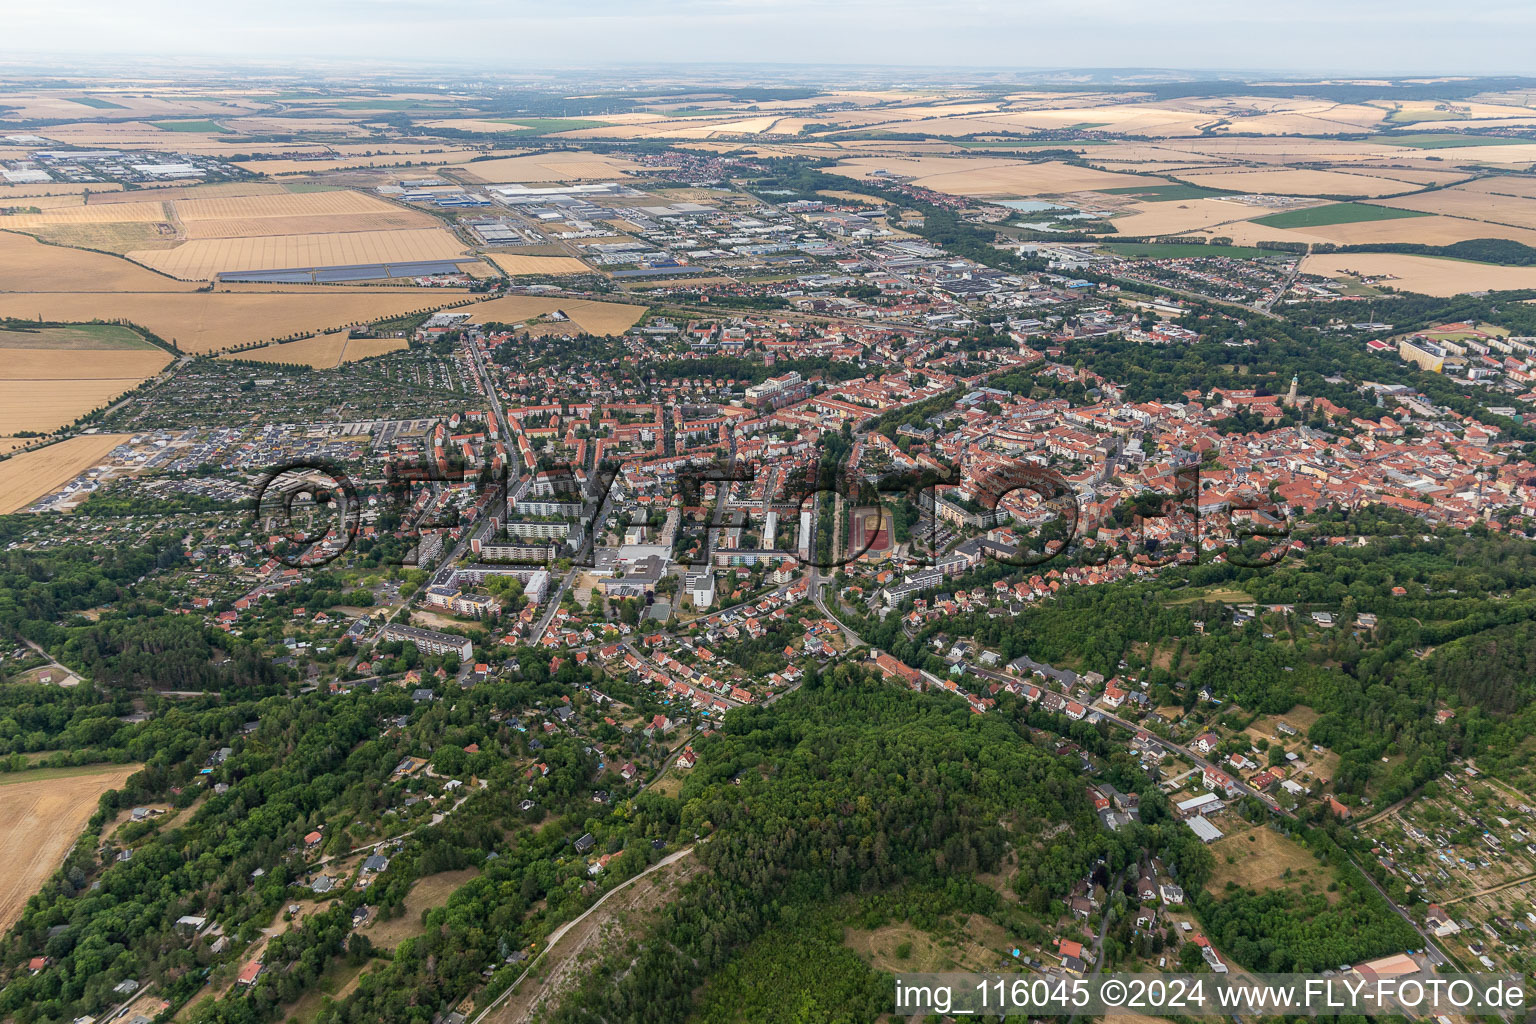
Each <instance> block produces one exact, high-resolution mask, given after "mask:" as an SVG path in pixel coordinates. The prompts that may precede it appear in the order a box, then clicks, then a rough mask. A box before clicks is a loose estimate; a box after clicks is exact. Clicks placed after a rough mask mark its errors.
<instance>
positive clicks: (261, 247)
mask: <svg viewBox="0 0 1536 1024" xmlns="http://www.w3.org/2000/svg"><path fill="white" fill-rule="evenodd" d="M463 252H464V243H462V242H460V241H459V240H458V239H457V238H455V237H454V236H453V233H452V232H451V231H448V230H446V229H445V228H438V227H432V228H403V229H397V230H390V231H348V232H333V233H329V234H312V235H264V236H257V237H251V238H209V239H195V240H193V241H188V242H183V243H182V244H181V245H178V246H176V247H175V248H174V249H148V250H140V251H135V252H130V253H129V254H128V256H129V258H130V259H133V260H137V261H138V262H141V263H144V264H146V265H147V266H150V267H153V268H155V269H156V270H160V271H163V272H165V273H167V274H170V275H172V276H173V277H178V278H182V279H183V280H194V281H207V280H211V279H212V278H213V277H214V275H216V274H218V273H219V272H221V271H235V270H281V269H285V268H288V267H335V266H352V265H356V264H363V263H404V262H409V261H412V260H434V259H448V258H451V257H454V256H459V255H461V254H462V253H463Z"/></svg>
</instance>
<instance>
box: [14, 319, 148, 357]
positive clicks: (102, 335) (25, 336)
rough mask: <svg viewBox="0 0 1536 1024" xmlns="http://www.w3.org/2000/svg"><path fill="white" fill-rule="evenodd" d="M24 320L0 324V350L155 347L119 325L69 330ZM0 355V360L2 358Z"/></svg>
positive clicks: (90, 326) (88, 326) (86, 326)
mask: <svg viewBox="0 0 1536 1024" xmlns="http://www.w3.org/2000/svg"><path fill="white" fill-rule="evenodd" d="M24 324H25V321H17V320H12V321H0V349H5V348H57V349H114V348H154V347H155V346H153V345H151V344H150V343H149V342H147V341H145V340H144V339H143V337H141V336H140V335H139V333H138V332H137V331H133V330H130V329H129V328H127V327H122V326H120V325H118V324H72V325H70V326H68V327H29V326H24ZM3 358H4V357H3V356H0V359H3Z"/></svg>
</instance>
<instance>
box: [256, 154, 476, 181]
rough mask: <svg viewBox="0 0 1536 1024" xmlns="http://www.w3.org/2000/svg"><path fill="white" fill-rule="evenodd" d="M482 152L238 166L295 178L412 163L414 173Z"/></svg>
mask: <svg viewBox="0 0 1536 1024" xmlns="http://www.w3.org/2000/svg"><path fill="white" fill-rule="evenodd" d="M480 155H481V154H480V153H479V152H478V151H476V150H473V149H464V150H448V151H446V152H442V153H384V154H377V155H374V156H363V155H362V154H357V155H353V156H325V157H321V158H318V159H313V160H292V159H285V158H282V157H276V158H273V159H268V160H240V161H237V162H236V166H239V167H243V168H245V169H246V170H247V171H250V172H251V173H252V174H264V175H266V176H267V177H269V178H286V177H295V176H299V175H305V174H324V173H326V172H328V171H344V170H347V169H349V168H353V167H402V166H404V165H405V164H407V163H409V164H410V165H411V168H410V170H411V172H412V173H413V174H415V173H417V172H420V171H423V170H426V169H427V168H431V167H443V166H446V165H449V164H462V163H468V162H469V161H470V160H473V159H474V158H475V157H477V156H480Z"/></svg>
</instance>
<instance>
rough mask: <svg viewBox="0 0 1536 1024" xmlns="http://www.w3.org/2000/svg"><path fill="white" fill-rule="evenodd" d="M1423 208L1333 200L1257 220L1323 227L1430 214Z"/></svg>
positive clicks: (1275, 224)
mask: <svg viewBox="0 0 1536 1024" xmlns="http://www.w3.org/2000/svg"><path fill="white" fill-rule="evenodd" d="M1428 216H1431V214H1428V213H1425V212H1424V211H1422V210H1399V209H1397V208H1396V207H1393V206H1373V205H1371V204H1369V203H1330V204H1329V205H1327V206H1314V207H1312V208H1311V209H1307V210H1286V211H1285V212H1284V213H1272V214H1270V215H1269V216H1268V217H1257V218H1255V219H1254V220H1253V222H1252V223H1254V224H1263V225H1264V226H1265V227H1269V228H1319V227H1324V226H1326V225H1329V224H1357V223H1360V222H1362V221H1369V220H1396V219H1398V218H1400V217H1428Z"/></svg>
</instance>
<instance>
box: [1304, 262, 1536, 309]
mask: <svg viewBox="0 0 1536 1024" xmlns="http://www.w3.org/2000/svg"><path fill="white" fill-rule="evenodd" d="M1301 269H1302V271H1303V272H1304V273H1307V274H1320V275H1322V276H1324V277H1345V276H1349V277H1361V278H1367V279H1370V280H1371V281H1372V282H1374V283H1377V284H1383V285H1386V286H1388V287H1391V288H1396V289H1398V290H1399V291H1408V292H1418V293H1420V294H1422V295H1434V296H1438V297H1442V298H1444V297H1447V296H1451V295H1460V294H1462V293H1464V292H1480V291H1497V290H1501V289H1507V288H1536V267H1500V266H1494V265H1492V264H1486V263H1466V262H1463V261H1461V260H1443V259H1436V258H1435V257H1433V256H1407V255H1403V254H1400V253H1331V254H1328V255H1323V256H1308V257H1307V258H1306V259H1305V260H1304V261H1302V266H1301Z"/></svg>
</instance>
